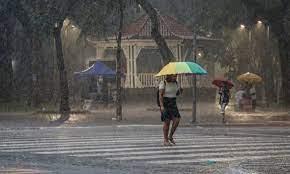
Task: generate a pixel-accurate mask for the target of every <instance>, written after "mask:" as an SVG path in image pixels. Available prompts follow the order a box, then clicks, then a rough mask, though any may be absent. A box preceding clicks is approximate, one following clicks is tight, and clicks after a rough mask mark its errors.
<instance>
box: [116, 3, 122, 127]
mask: <svg viewBox="0 0 290 174" xmlns="http://www.w3.org/2000/svg"><path fill="white" fill-rule="evenodd" d="M119 6H120V7H119V9H120V10H119V11H120V24H119V31H118V38H117V56H116V59H117V60H116V62H117V77H116V82H117V99H116V105H117V106H116V116H117V120H119V121H120V120H122V87H121V73H122V72H121V51H122V47H121V42H122V28H123V18H124V12H123V1H122V0H119Z"/></svg>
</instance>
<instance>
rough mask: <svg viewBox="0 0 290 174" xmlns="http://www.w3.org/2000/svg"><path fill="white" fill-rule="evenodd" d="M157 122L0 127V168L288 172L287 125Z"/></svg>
mask: <svg viewBox="0 0 290 174" xmlns="http://www.w3.org/2000/svg"><path fill="white" fill-rule="evenodd" d="M161 129H162V128H161V126H160V125H132V124H131V125H110V126H96V127H71V128H69V127H62V126H60V127H30V128H28V127H27V128H1V129H0V130H1V131H0V138H1V142H0V156H1V158H0V173H68V174H71V173H100V174H103V173H108V174H109V173H116V174H119V173H124V174H125V173H132V174H133V173H134V174H135V173H148V174H151V173H170V174H171V173H172V174H173V173H174V174H176V173H180V174H183V173H184V174H185V173H186V174H187V173H217V174H219V173H221V174H224V173H237V174H238V173H243V174H244V173H273V174H279V173H289V172H290V148H289V147H290V136H289V135H290V134H289V133H290V129H289V128H287V127H201V126H193V127H180V128H179V129H178V131H177V134H176V141H177V145H176V146H172V147H164V146H162V136H161V133H162V131H161Z"/></svg>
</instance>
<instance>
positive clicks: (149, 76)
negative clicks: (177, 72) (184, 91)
mask: <svg viewBox="0 0 290 174" xmlns="http://www.w3.org/2000/svg"><path fill="white" fill-rule="evenodd" d="M138 79H139V80H140V84H141V86H140V85H139V86H136V87H137V88H148V87H157V86H158V84H159V82H160V81H162V80H164V77H158V78H156V77H155V74H154V73H138ZM177 80H178V81H179V82H180V83H181V86H182V88H190V87H192V76H178V79H177ZM197 87H212V85H211V80H210V79H209V78H208V77H206V76H197Z"/></svg>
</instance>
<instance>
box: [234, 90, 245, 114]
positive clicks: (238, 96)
mask: <svg viewBox="0 0 290 174" xmlns="http://www.w3.org/2000/svg"><path fill="white" fill-rule="evenodd" d="M244 96H245V91H244V88H243V87H242V86H240V87H239V90H238V91H237V92H236V95H235V99H236V111H241V109H242V100H243V98H244Z"/></svg>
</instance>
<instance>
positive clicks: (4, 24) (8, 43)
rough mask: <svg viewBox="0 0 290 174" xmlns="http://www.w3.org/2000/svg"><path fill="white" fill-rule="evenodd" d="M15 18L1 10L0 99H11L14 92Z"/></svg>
mask: <svg viewBox="0 0 290 174" xmlns="http://www.w3.org/2000/svg"><path fill="white" fill-rule="evenodd" d="M14 25H15V19H14V18H12V17H11V14H9V13H7V11H4V10H3V9H1V10H0V41H1V43H0V45H1V46H0V52H1V55H0V74H1V75H0V101H11V100H12V94H13V69H12V53H13V46H12V37H13V32H11V31H13V28H14Z"/></svg>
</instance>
